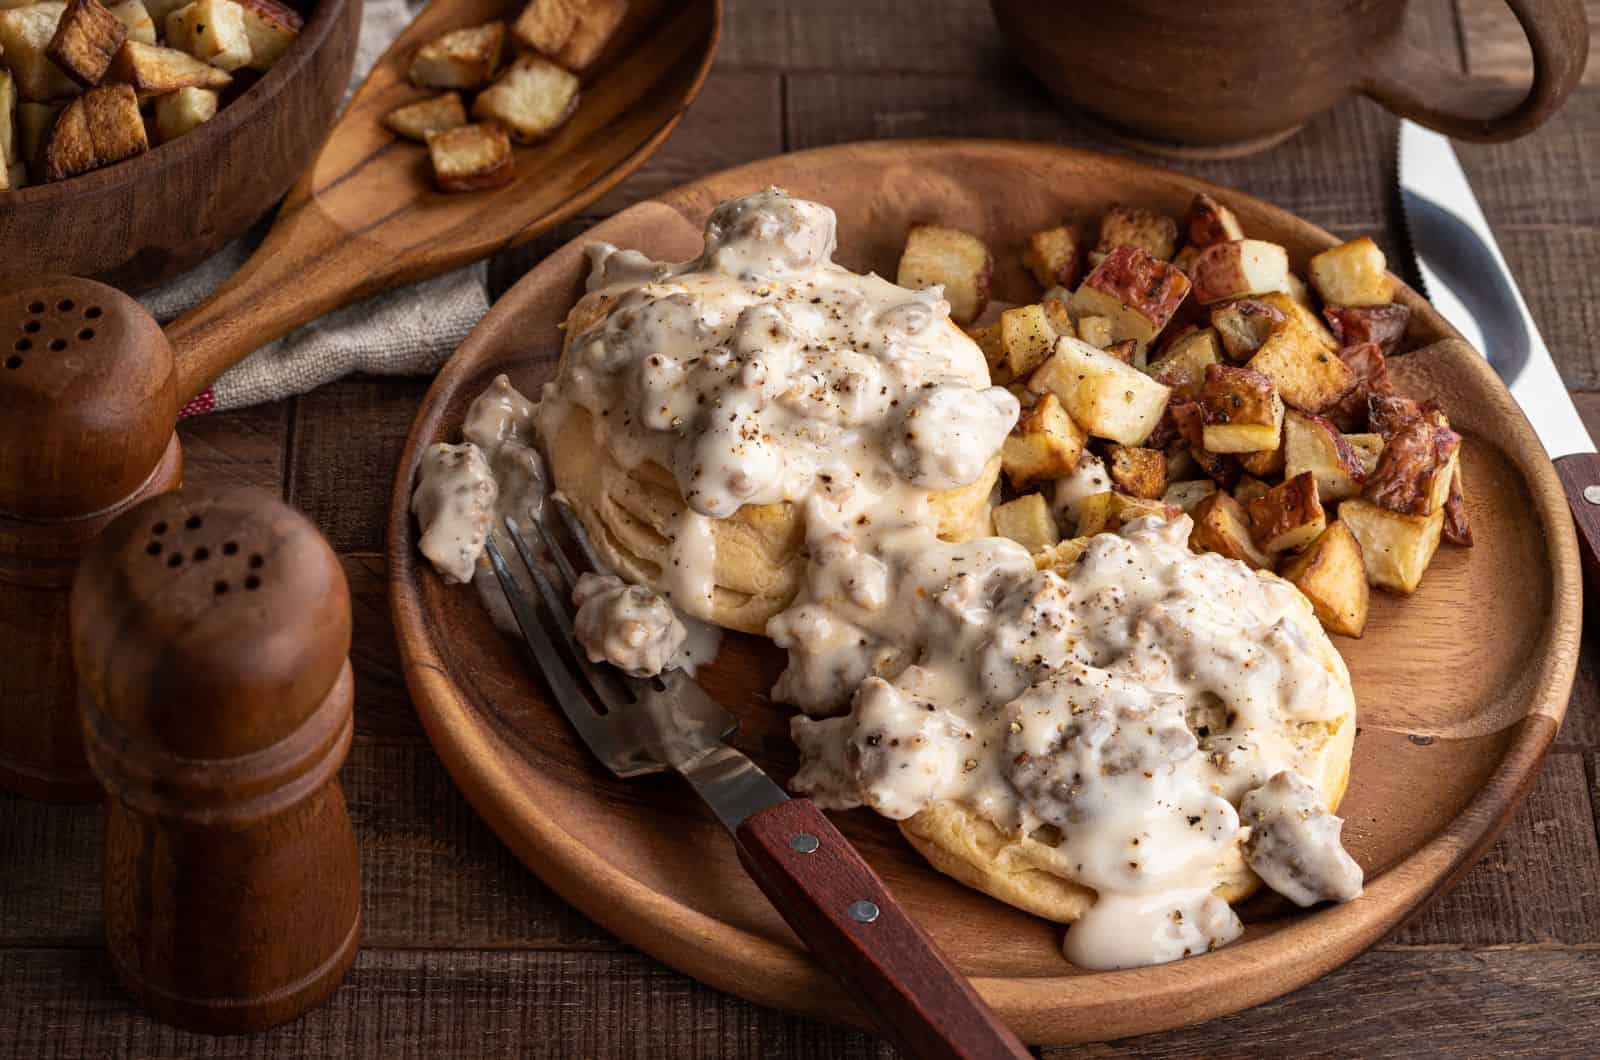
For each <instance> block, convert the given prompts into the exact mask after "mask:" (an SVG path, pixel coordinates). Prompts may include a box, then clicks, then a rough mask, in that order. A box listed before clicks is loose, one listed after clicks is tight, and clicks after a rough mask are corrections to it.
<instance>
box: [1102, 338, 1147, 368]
mask: <svg viewBox="0 0 1600 1060" xmlns="http://www.w3.org/2000/svg"><path fill="white" fill-rule="evenodd" d="M1105 352H1106V353H1107V354H1108V355H1109V356H1112V357H1115V358H1116V359H1117V360H1119V361H1121V362H1122V363H1123V364H1133V363H1134V362H1135V360H1137V358H1138V356H1139V344H1138V343H1136V342H1134V341H1133V340H1132V339H1123V340H1122V341H1121V342H1113V343H1112V344H1111V345H1109V346H1107V347H1106V348H1105Z"/></svg>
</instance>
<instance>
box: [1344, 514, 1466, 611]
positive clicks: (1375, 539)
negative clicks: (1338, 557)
mask: <svg viewBox="0 0 1600 1060" xmlns="http://www.w3.org/2000/svg"><path fill="white" fill-rule="evenodd" d="M1339 521H1340V522H1342V523H1344V524H1345V525H1346V526H1348V527H1349V528H1350V532H1351V533H1352V534H1354V535H1355V538H1356V540H1357V541H1359V542H1360V543H1361V558H1362V559H1363V560H1364V561H1365V562H1366V566H1367V581H1368V582H1370V583H1371V584H1373V585H1376V586H1377V587H1378V588H1380V589H1389V590H1391V591H1393V592H1397V593H1413V592H1416V589H1417V586H1418V585H1419V584H1421V582H1422V575H1423V572H1424V571H1426V570H1427V569H1428V564H1429V563H1431V562H1433V554H1434V553H1435V552H1436V551H1438V548H1439V538H1440V534H1441V531H1442V530H1443V528H1444V512H1442V511H1437V512H1434V513H1433V514H1432V515H1405V514H1403V513H1401V512H1392V511H1390V510H1389V509H1387V508H1380V507H1378V506H1377V505H1376V504H1373V503H1372V502H1371V501H1367V500H1363V499H1362V498H1360V497H1352V498H1351V499H1350V500H1347V501H1345V502H1344V503H1343V504H1341V505H1339Z"/></svg>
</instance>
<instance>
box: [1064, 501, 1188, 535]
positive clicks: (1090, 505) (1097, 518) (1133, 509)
mask: <svg viewBox="0 0 1600 1060" xmlns="http://www.w3.org/2000/svg"><path fill="white" fill-rule="evenodd" d="M1182 514H1183V509H1182V508H1179V507H1177V506H1176V505H1168V504H1166V503H1165V502H1163V501H1153V500H1147V499H1146V498H1143V497H1129V496H1127V495H1126V494H1123V493H1117V492H1115V491H1114V490H1107V491H1106V492H1105V493H1092V494H1090V495H1089V496H1087V497H1085V498H1084V499H1083V504H1082V507H1081V508H1080V509H1079V513H1078V536H1079V537H1093V536H1094V535H1096V534H1104V533H1108V532H1110V531H1113V530H1117V529H1120V528H1121V527H1122V525H1123V524H1124V523H1130V522H1132V521H1133V520H1135V519H1143V518H1145V517H1146V516H1152V515H1153V516H1155V517H1156V518H1158V519H1166V520H1169V521H1170V520H1172V519H1176V518H1177V517H1178V516H1180V515H1182Z"/></svg>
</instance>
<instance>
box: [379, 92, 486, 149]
mask: <svg viewBox="0 0 1600 1060" xmlns="http://www.w3.org/2000/svg"><path fill="white" fill-rule="evenodd" d="M383 124H384V125H385V126H387V127H388V128H389V130H390V131H391V132H393V133H396V134H398V135H400V136H404V137H408V138H409V139H412V140H416V141H418V142H419V143H427V142H428V137H429V136H431V135H433V134H434V133H441V132H444V131H445V130H446V129H456V128H460V127H461V126H463V125H465V124H467V108H466V107H465V106H463V105H462V103H461V93H459V92H445V93H442V94H440V95H437V96H431V97H429V98H428V99H419V100H418V101H417V102H415V103H407V104H406V105H405V106H403V107H396V108H395V109H394V110H391V111H390V112H389V113H388V114H386V115H385V116H384V119H383Z"/></svg>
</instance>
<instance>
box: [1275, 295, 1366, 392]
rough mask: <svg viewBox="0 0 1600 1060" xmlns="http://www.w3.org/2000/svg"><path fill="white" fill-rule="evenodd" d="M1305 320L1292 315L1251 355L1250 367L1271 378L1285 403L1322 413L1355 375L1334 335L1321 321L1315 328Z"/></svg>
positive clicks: (1348, 388) (1349, 385)
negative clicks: (1341, 356)
mask: <svg viewBox="0 0 1600 1060" xmlns="http://www.w3.org/2000/svg"><path fill="white" fill-rule="evenodd" d="M1285 301H1286V302H1287V301H1288V299H1287V298H1286V297H1285ZM1291 304H1292V303H1291ZM1304 320H1305V318H1299V317H1291V318H1290V319H1289V320H1288V321H1287V323H1286V325H1285V326H1284V327H1282V328H1280V329H1278V330H1277V331H1275V332H1273V333H1272V335H1270V336H1269V337H1268V338H1267V341H1266V342H1265V343H1264V344H1263V345H1262V347H1261V349H1259V350H1257V351H1256V354H1255V356H1253V357H1251V358H1250V362H1249V365H1248V367H1249V368H1250V369H1252V370H1253V371H1257V372H1260V373H1261V374H1262V375H1264V376H1266V377H1268V378H1269V379H1271V380H1272V383H1273V386H1275V387H1277V390H1278V393H1279V394H1280V395H1281V396H1282V397H1283V400H1284V403H1285V404H1286V405H1289V406H1290V407H1292V408H1297V409H1299V410H1300V411H1301V412H1313V413H1320V412H1321V411H1323V410H1324V409H1326V408H1328V407H1330V406H1332V405H1333V404H1334V403H1336V402H1337V401H1339V399H1340V398H1342V397H1344V395H1345V394H1346V393H1347V392H1348V391H1349V390H1350V388H1351V387H1352V386H1354V385H1355V381H1356V376H1355V372H1354V371H1352V370H1351V368H1350V366H1349V365H1347V364H1345V363H1344V361H1342V360H1340V359H1339V355H1338V354H1337V353H1336V352H1335V351H1334V349H1333V345H1332V338H1331V336H1328V335H1327V333H1326V332H1325V331H1323V330H1322V329H1321V325H1320V324H1318V325H1317V329H1316V330H1312V329H1311V328H1308V327H1306V326H1305V323H1304Z"/></svg>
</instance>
